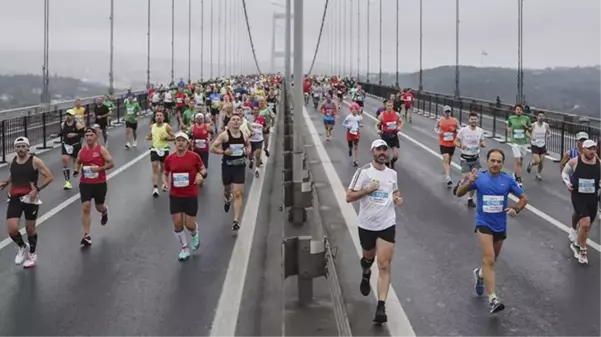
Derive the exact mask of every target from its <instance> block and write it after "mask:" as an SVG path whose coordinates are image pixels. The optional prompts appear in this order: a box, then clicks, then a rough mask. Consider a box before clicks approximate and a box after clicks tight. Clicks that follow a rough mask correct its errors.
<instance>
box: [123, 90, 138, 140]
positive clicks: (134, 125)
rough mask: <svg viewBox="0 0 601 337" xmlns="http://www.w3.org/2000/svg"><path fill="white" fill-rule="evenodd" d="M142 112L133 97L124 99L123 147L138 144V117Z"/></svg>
mask: <svg viewBox="0 0 601 337" xmlns="http://www.w3.org/2000/svg"><path fill="white" fill-rule="evenodd" d="M141 114H142V108H141V107H140V104H139V103H138V101H135V100H133V99H129V98H128V99H127V100H125V117H124V118H123V119H124V120H125V148H126V149H129V148H130V147H132V146H133V147H137V146H138V133H137V130H138V118H140V116H141Z"/></svg>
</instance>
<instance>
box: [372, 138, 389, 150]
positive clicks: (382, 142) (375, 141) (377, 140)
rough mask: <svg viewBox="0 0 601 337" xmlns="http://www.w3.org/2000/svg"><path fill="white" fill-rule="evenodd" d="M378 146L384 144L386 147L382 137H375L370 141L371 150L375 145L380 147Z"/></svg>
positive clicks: (386, 145)
mask: <svg viewBox="0 0 601 337" xmlns="http://www.w3.org/2000/svg"><path fill="white" fill-rule="evenodd" d="M380 146H385V147H388V144H386V142H385V141H383V140H382V139H376V140H374V141H373V142H372V143H371V149H372V150H373V149H375V148H377V147H380Z"/></svg>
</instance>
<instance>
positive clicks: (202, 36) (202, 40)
mask: <svg viewBox="0 0 601 337" xmlns="http://www.w3.org/2000/svg"><path fill="white" fill-rule="evenodd" d="M204 27H205V1H204V0H200V81H201V82H203V81H204V63H205V57H204V51H205V32H204Z"/></svg>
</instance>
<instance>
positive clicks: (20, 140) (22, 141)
mask: <svg viewBox="0 0 601 337" xmlns="http://www.w3.org/2000/svg"><path fill="white" fill-rule="evenodd" d="M21 144H25V145H27V146H29V139H27V137H18V138H17V139H15V146H17V145H21Z"/></svg>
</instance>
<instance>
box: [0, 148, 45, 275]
mask: <svg viewBox="0 0 601 337" xmlns="http://www.w3.org/2000/svg"><path fill="white" fill-rule="evenodd" d="M15 152H16V154H17V155H16V156H15V157H14V158H13V161H12V162H11V164H10V168H9V176H8V179H7V180H5V181H1V182H0V190H3V189H4V188H5V187H6V186H8V185H11V186H10V199H9V202H8V207H7V208H6V228H7V230H8V236H10V238H11V239H12V240H13V242H14V243H15V244H16V245H17V246H18V247H19V251H18V252H17V256H15V264H16V265H20V264H23V267H24V268H32V267H35V265H36V261H37V258H38V256H37V253H36V247H37V244H38V234H37V231H36V228H35V227H36V220H37V218H38V215H39V207H40V204H41V203H42V202H41V201H40V199H39V197H38V194H39V192H40V191H41V190H43V189H44V188H46V186H48V185H49V184H50V183H51V182H52V180H54V176H53V175H52V172H50V170H49V169H48V167H47V166H46V164H44V162H43V161H42V160H41V159H40V158H38V157H35V156H34V155H32V154H30V153H29V140H28V139H27V138H25V137H18V138H17V139H15ZM38 174H41V175H42V177H44V181H43V182H42V184H41V185H38ZM21 215H23V216H24V217H25V231H26V232H27V243H25V242H24V241H23V238H22V237H21V233H20V232H19V220H20V219H21Z"/></svg>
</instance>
